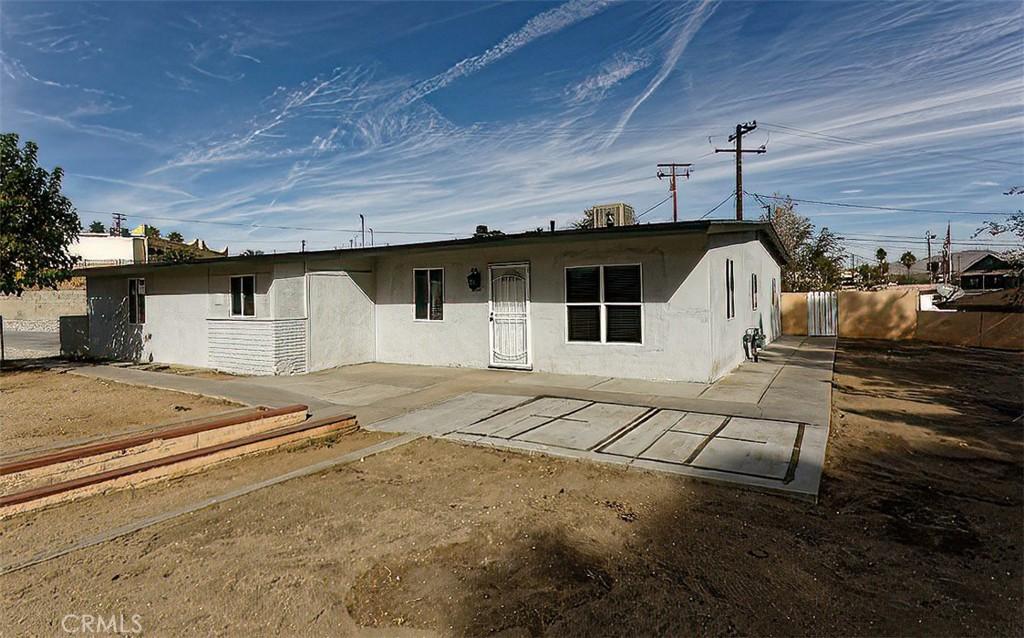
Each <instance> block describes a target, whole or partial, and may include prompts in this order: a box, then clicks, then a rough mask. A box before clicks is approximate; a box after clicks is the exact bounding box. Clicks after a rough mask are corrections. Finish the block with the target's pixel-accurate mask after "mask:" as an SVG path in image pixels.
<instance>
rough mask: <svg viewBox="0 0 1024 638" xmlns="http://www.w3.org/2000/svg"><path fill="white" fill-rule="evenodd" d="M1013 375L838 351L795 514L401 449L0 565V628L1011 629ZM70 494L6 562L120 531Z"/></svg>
mask: <svg viewBox="0 0 1024 638" xmlns="http://www.w3.org/2000/svg"><path fill="white" fill-rule="evenodd" d="M1022 375H1024V361H1022V357H1021V356H1020V355H1016V354H1006V353H997V352H992V351H982V350H970V349H960V348H939V347H933V346H922V345H902V344H901V345H896V344H891V343H882V342H867V341H861V342H853V341H846V342H842V343H841V344H840V349H839V352H838V353H837V365H836V374H835V379H834V381H835V386H836V392H835V398H834V399H835V400H834V411H833V423H832V433H831V438H830V443H829V450H828V460H827V464H826V468H825V476H824V479H823V484H822V493H821V502H820V503H819V504H818V505H807V504H802V503H797V502H793V501H789V500H786V499H784V498H780V497H774V496H765V495H762V494H757V493H753V492H748V491H742V490H738V489H735V488H728V487H721V486H714V485H704V484H700V483H695V482H688V481H684V480H681V479H678V478H675V477H668V476H662V475H657V474H648V473H643V472H637V471H626V470H621V469H618V468H612V467H605V466H598V465H592V464H588V463H584V462H570V461H563V460H557V459H551V458H546V457H539V456H535V457H528V456H523V455H518V454H514V453H508V452H499V451H492V450H484V449H480V448H471V447H462V446H459V445H455V444H452V443H448V442H441V441H433V440H424V441H419V442H416V443H413V444H410V445H407V446H405V447H402V448H399V449H397V450H394V451H392V452H389V453H386V454H384V455H381V456H377V457H372V458H369V459H366V460H365V461H364V462H361V463H356V464H353V465H349V466H345V467H341V468H338V469H336V470H334V471H330V472H326V473H323V474H321V475H317V476H314V477H309V478H305V479H298V480H295V481H291V482H288V483H285V484H283V485H279V486H276V487H273V488H270V489H266V490H262V491H260V492H257V493H255V494H252V495H249V496H247V497H244V498H241V499H238V500H235V501H232V502H229V503H225V504H222V505H220V506H217V507H213V508H209V509H206V510H203V511H201V512H198V513H195V514H192V515H189V516H186V517H182V518H179V519H176V520H174V521H171V522H167V523H164V524H161V525H158V526H155V527H152V528H148V529H146V530H143V531H141V532H138V533H135V534H133V535H131V536H128V537H125V538H122V539H119V540H116V541H112V542H109V543H106V544H104V545H101V546H97V547H93V548H89V549H86V550H82V551H79V552H76V553H74V554H71V555H69V556H66V557H64V558H60V559H57V560H54V561H50V562H47V563H43V564H41V565H38V566H35V567H31V568H28V569H26V570H23V571H20V572H15V573H13V574H10V575H8V576H5V577H2V579H0V582H2V586H3V591H4V592H5V602H6V604H5V606H4V607H5V608H6V610H5V614H6V616H7V624H6V627H7V628H8V629H13V630H14V632H15V633H19V634H20V633H32V634H36V633H53V632H54V631H55V630H58V623H59V622H60V618H61V617H62V616H63V614H65V613H69V612H76V613H85V612H90V613H97V614H108V615H109V614H112V613H124V614H126V615H130V614H133V613H138V614H140V615H141V617H142V625H143V627H144V628H146V629H147V630H148V631H151V632H154V633H158V634H161V635H165V634H180V633H185V632H196V631H198V632H200V633H204V634H215V635H217V634H220V635H235V634H246V633H252V632H254V631H259V632H288V633H301V634H304V635H328V634H332V635H337V634H342V635H352V634H363V633H367V632H369V631H374V632H376V633H380V634H382V635H393V634H395V633H397V632H405V633H408V634H410V635H413V634H419V633H420V632H421V631H422V632H424V633H427V634H434V633H440V634H458V635H466V634H471V635H484V634H497V635H503V636H520V635H523V636H525V635H538V634H549V635H570V636H571V635H579V636H584V635H585V636H592V635H666V634H669V635H681V634H686V635H689V634H714V635H736V634H754V635H787V636H790V635H942V636H963V635H973V636H994V635H1022V634H1024V616H1022V600H1021V599H1022V589H1024V580H1022V564H1021V563H1022V558H1021V557H1022V542H1024V502H1022V487H1024V461H1022V453H1024V434H1022V425H1021V422H1020V420H1019V417H1020V415H1021V413H1022V410H1024V407H1022V404H1021V397H1022V391H1021V390H1022V385H1021V384H1022V379H1024V376H1022ZM1015 419H1017V420H1016V421H1015ZM306 453H308V452H306ZM276 456H279V455H268V456H267V457H266V459H273V458H274V457H276ZM248 467H253V466H251V465H249V464H248V463H247V462H246V461H240V462H238V463H235V464H231V465H229V466H224V467H222V468H220V469H219V470H216V471H222V472H227V471H228V469H229V468H234V471H235V472H236V473H238V474H244V473H245V472H246V471H247V470H246V468H248ZM204 476H205V475H204ZM200 478H201V477H192V478H191V479H186V480H185V481H183V482H181V483H179V484H178V485H177V487H176V488H175V493H179V494H181V493H184V494H185V495H187V494H188V492H189V490H200V491H201V490H203V489H208V488H204V487H203V481H201V480H197V479H200ZM147 489H149V488H147ZM162 489H164V490H166V489H167V488H166V486H164V487H163V488H162ZM144 492H145V490H140V491H139V493H138V494H135V495H134V498H136V499H143V500H140V501H138V502H140V503H146V502H147V500H148V499H147V498H146V494H145V493H144ZM154 494H155V492H154ZM157 500H158V499H157ZM73 505H74V507H76V508H77V509H68V510H66V511H62V510H51V511H49V512H43V513H40V514H36V515H30V516H27V517H23V518H18V517H16V518H15V519H12V520H11V521H9V522H6V523H5V524H4V525H5V528H4V529H5V530H6V533H5V534H4V535H3V537H0V539H2V540H3V543H4V545H5V550H4V551H5V553H7V552H8V549H6V548H7V547H12V546H13V547H14V549H16V550H17V552H12V553H21V552H23V551H27V549H28V547H29V544H30V543H29V541H26V540H25V537H26V536H30V535H31V534H32V533H33V532H32V531H31V530H29V529H27V527H26V526H29V525H30V526H31V527H33V528H35V530H36V531H38V530H40V529H41V528H42V529H44V530H45V531H46V533H45V534H43V537H42V539H41V540H40V539H36V540H37V542H43V543H46V542H48V541H47V540H46V539H47V538H49V535H51V534H54V533H55V532H54V531H52V529H51V528H53V527H60V526H61V525H63V526H66V527H68V528H72V529H73V528H74V526H75V525H76V522H77V521H81V520H82V519H83V518H88V519H95V518H102V517H108V518H109V520H111V521H112V523H111V524H116V523H120V522H123V521H122V520H119V512H120V509H119V506H120V505H121V504H119V503H118V501H117V500H116V499H112V498H111V497H110V496H107V497H102V498H98V499H92V500H91V502H88V503H78V504H73ZM64 514H66V516H65V515H64ZM33 517H35V518H33ZM114 521H116V523H115V522H114ZM33 523H34V524H33ZM4 633H6V631H5V632H4Z"/></svg>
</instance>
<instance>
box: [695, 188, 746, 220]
mask: <svg viewBox="0 0 1024 638" xmlns="http://www.w3.org/2000/svg"><path fill="white" fill-rule="evenodd" d="M734 197H736V193H729V196H728V197H726V198H725V199H723V200H722V201H720V202H718V204H716V205H715V207H714V208H712V209H711V210H709V211H708V212H706V213H704V214H703V215H701V216H700V217H698V218H697V219H704V218H705V217H707V216H708V215H710V214H711V213H713V212H715V211H716V210H718V209H719V208H721V207H722V204H724V203H726V202H727V201H729V200H730V199H732V198H734Z"/></svg>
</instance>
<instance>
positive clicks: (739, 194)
mask: <svg viewBox="0 0 1024 638" xmlns="http://www.w3.org/2000/svg"><path fill="white" fill-rule="evenodd" d="M756 128H757V121H756V120H755V121H753V122H745V123H743V124H737V125H736V132H735V133H733V134H732V135H730V136H729V141H730V142H736V148H716V149H715V152H716V153H736V219H739V220H742V219H743V154H744V153H756V154H758V155H760V154H762V153H767V152H768V149H766V148H765V147H764V144H762V145H761V146H760V147H759V148H752V149H748V150H743V136H744V135H746V134H747V133H750V132H751V131H753V130H754V129H756Z"/></svg>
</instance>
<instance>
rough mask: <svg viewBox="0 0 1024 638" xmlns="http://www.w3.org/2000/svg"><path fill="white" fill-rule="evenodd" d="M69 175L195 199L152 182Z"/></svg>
mask: <svg viewBox="0 0 1024 638" xmlns="http://www.w3.org/2000/svg"><path fill="white" fill-rule="evenodd" d="M68 176H69V177H77V178H79V179H88V180H92V181H94V182H104V183H107V184H117V185H118V186H127V187H128V188H138V189H142V190H148V191H156V192H158V193H167V194H170V195H180V196H182V197H187V198H188V199H196V196H195V195H193V194H192V193H189V192H186V191H183V190H181V189H180V188H175V187H173V186H167V185H164V184H152V183H147V182H134V181H131V180H126V179H118V178H115V177H102V176H100V175H85V174H83V173H68Z"/></svg>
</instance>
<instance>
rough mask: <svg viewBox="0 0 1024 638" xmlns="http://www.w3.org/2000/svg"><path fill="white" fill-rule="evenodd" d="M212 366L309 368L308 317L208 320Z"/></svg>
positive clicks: (257, 371) (253, 370)
mask: <svg viewBox="0 0 1024 638" xmlns="http://www.w3.org/2000/svg"><path fill="white" fill-rule="evenodd" d="M207 323H208V328H207V335H208V339H209V360H210V366H211V367H213V368H216V369H217V370H223V371H225V372H232V373H234V374H254V375H270V374H300V373H303V372H305V371H306V320H305V319H286V320H273V319H209V320H207Z"/></svg>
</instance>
